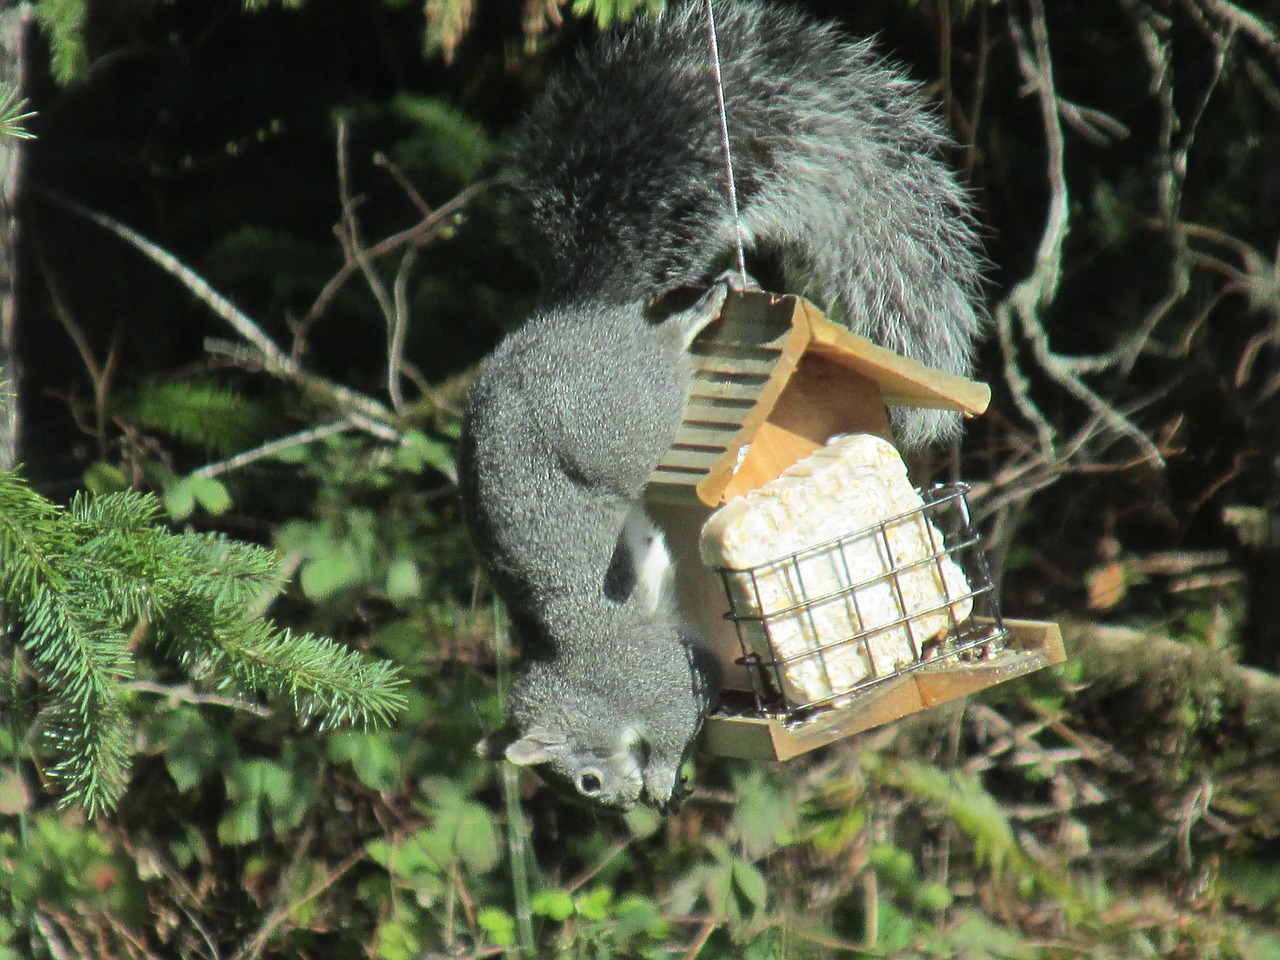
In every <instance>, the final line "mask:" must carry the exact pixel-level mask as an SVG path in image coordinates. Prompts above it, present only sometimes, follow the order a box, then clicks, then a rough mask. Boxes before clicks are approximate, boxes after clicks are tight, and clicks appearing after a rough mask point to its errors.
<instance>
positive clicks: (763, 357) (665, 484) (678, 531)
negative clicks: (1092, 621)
mask: <svg viewBox="0 0 1280 960" xmlns="http://www.w3.org/2000/svg"><path fill="white" fill-rule="evenodd" d="M693 353H694V358H695V365H696V370H695V374H694V381H693V389H692V392H691V395H690V399H689V402H688V404H687V406H686V408H685V414H684V422H683V424H682V426H681V429H680V432H679V434H678V435H677V437H676V441H675V443H674V444H673V445H672V447H671V448H670V450H669V451H668V452H667V454H666V455H665V456H664V457H663V459H662V461H661V462H660V463H659V464H658V466H657V469H656V470H655V471H654V472H653V474H652V476H651V477H650V479H649V483H648V486H647V487H646V494H645V495H646V505H647V507H648V509H649V512H650V515H651V516H652V517H653V519H654V521H655V522H656V523H657V524H658V526H659V527H661V528H662V530H663V532H664V534H665V536H666V538H667V544H668V548H669V550H670V552H671V555H672V558H673V560H674V562H675V566H676V570H675V582H676V588H677V590H678V591H679V593H680V595H681V600H682V607H683V609H685V610H686V611H690V612H691V613H692V614H693V615H694V616H695V617H696V621H697V622H696V623H695V624H694V625H695V626H696V627H697V628H698V629H699V630H700V632H701V634H702V635H703V636H704V637H705V638H707V639H708V641H709V642H710V643H711V645H712V647H713V648H714V649H715V651H716V655H717V657H718V659H719V660H720V662H721V664H722V665H723V667H724V673H725V696H724V698H723V704H722V707H721V709H720V710H719V711H718V712H717V713H716V714H714V715H712V716H711V717H710V718H709V719H708V720H707V723H706V726H705V731H704V737H703V742H704V747H705V748H706V749H707V750H709V751H710V752H711V753H714V754H718V755H722V756H734V757H744V758H748V759H776V760H785V759H787V758H789V757H793V756H796V755H797V754H800V753H804V752H805V751H808V750H812V749H814V748H815V747H819V746H822V745H824V744H827V743H831V742H832V741H835V740H838V739H841V738H844V737H848V736H851V735H852V734H855V733H858V732H861V731H863V730H866V729H869V728H871V727H874V726H878V725H880V724H884V723H888V722H891V721H893V720H897V719H899V718H901V717H904V716H906V715H908V714H910V713H914V712H917V711H920V710H924V709H926V708H928V707H932V706H936V705H937V704H940V703H945V702H946V701H948V700H952V699H955V698H957V697H961V696H965V695H966V694H970V693H974V692H976V691H978V690H982V689H985V688H986V687H989V686H992V685H994V684H996V683H1001V682H1003V681H1005V680H1009V679H1012V678H1013V677H1017V676H1022V675H1024V674H1027V673H1030V672H1031V671H1033V670H1037V669H1039V668H1041V667H1044V666H1048V665H1050V664H1054V663H1061V662H1062V661H1063V660H1064V659H1065V654H1064V652H1063V647H1062V638H1061V633H1060V631H1059V629H1058V627H1057V625H1056V624H1052V623H1041V622H1033V621H1022V620H1005V619H1002V618H1001V617H1000V614H999V610H998V606H997V604H996V602H995V595H994V589H993V588H992V587H991V584H990V579H989V574H988V573H987V570H986V561H985V558H983V557H982V555H981V545H980V543H979V542H978V539H977V536H976V533H974V532H973V530H972V527H971V526H970V525H969V522H968V513H967V505H966V504H965V502H964V499H963V491H962V490H960V491H957V490H955V489H948V490H945V491H943V492H942V493H941V494H939V495H936V496H933V497H928V496H926V503H927V504H929V505H928V506H926V507H924V508H923V509H924V510H928V511H933V510H935V509H937V510H939V511H941V510H942V509H944V508H945V509H947V510H951V511H952V512H954V513H956V514H957V516H958V520H957V521H956V523H958V524H959V528H957V527H956V526H955V525H954V524H952V525H951V526H950V527H946V525H945V524H944V522H943V519H942V517H941V515H940V514H939V516H938V517H937V518H934V519H931V520H930V529H933V524H934V523H936V524H937V526H938V527H939V528H944V527H946V528H947V533H946V542H947V547H946V549H947V551H948V562H949V561H950V558H951V557H952V556H953V550H954V556H955V557H956V559H957V560H959V559H962V558H961V557H960V554H961V553H965V554H966V556H965V557H964V558H963V559H964V560H965V562H966V563H967V564H969V567H970V568H972V567H973V566H974V565H975V564H976V567H977V569H967V570H966V573H967V575H968V577H969V581H968V583H970V584H973V586H972V588H971V591H972V593H971V596H972V597H973V603H972V604H968V603H966V605H965V607H964V609H965V611H966V613H965V622H963V623H960V622H957V621H956V619H955V617H952V623H951V625H952V627H953V628H954V629H953V630H952V635H953V636H952V638H951V640H949V641H948V645H947V647H946V649H947V650H948V651H951V652H950V653H948V655H946V656H941V657H939V656H937V651H936V650H931V651H926V650H923V649H920V646H921V645H920V644H916V648H917V649H916V653H917V654H918V656H917V657H915V658H914V659H913V661H912V662H910V663H905V664H902V665H901V666H900V667H898V668H895V669H894V670H892V671H888V672H884V673H881V674H878V675H876V676H873V677H868V678H866V679H865V680H864V681H862V682H860V683H859V684H858V685H857V686H856V688H851V689H850V690H847V691H836V692H837V693H843V694H844V695H843V696H833V697H831V698H829V700H828V701H826V702H821V703H812V702H805V703H802V704H797V703H794V702H791V703H788V702H787V700H786V697H785V696H781V695H780V693H779V690H780V687H779V684H778V683H777V682H775V679H774V678H771V677H770V676H769V675H768V674H769V672H770V670H771V669H772V670H774V671H776V670H777V669H778V663H779V662H780V661H781V660H783V659H785V658H783V657H782V656H778V657H775V658H772V659H770V658H767V657H766V658H761V657H760V656H759V655H757V654H756V653H753V652H752V651H751V650H750V649H748V646H747V644H746V642H745V641H744V639H743V637H744V634H743V629H742V628H743V621H749V620H757V621H758V620H759V619H760V618H758V617H755V618H753V617H751V616H750V615H743V614H742V613H741V611H739V612H737V613H735V612H734V611H733V610H727V608H728V607H729V606H730V605H731V604H730V602H728V601H727V599H726V596H727V595H726V581H725V580H722V577H721V573H720V572H717V571H716V570H713V569H712V568H710V567H708V566H706V565H705V564H704V563H703V562H702V560H701V557H700V552H699V544H698V539H699V534H700V532H701V530H702V527H703V524H704V523H705V522H706V520H707V518H708V517H709V516H710V515H711V513H712V511H714V510H716V509H717V508H719V507H721V506H722V505H724V504H726V503H729V502H730V501H731V500H733V499H734V498H736V497H740V496H742V495H744V494H747V493H749V492H751V491H753V490H756V489H757V488H760V487H762V486H764V485H765V484H767V483H769V482H770V481H773V480H774V479H776V478H777V477H779V476H780V475H781V474H782V473H783V472H784V471H786V470H787V469H788V468H790V467H792V466H793V465H795V464H797V463H799V462H800V461H801V460H803V459H805V458H806V457H809V456H810V454H812V453H814V452H815V451H817V450H818V449H819V448H821V447H823V446H824V445H826V444H827V443H828V441H830V440H831V439H832V438H833V437H837V436H840V435H844V434H867V433H869V434H874V435H877V436H880V437H883V438H885V439H887V440H890V441H892V432H891V429H890V424H889V417H888V407H889V406H913V407H930V408H939V409H945V410H956V411H960V412H961V413H963V414H965V415H967V416H976V415H978V414H981V413H982V412H983V411H984V410H985V409H986V407H987V404H988V402H989V401H990V396H991V392H990V389H989V388H988V387H987V386H986V385H985V384H981V383H976V382H974V381H972V380H968V379H965V378H963V377H956V376H952V375H949V374H945V373H943V372H941V371H938V370H933V369H930V368H928V367H926V366H924V365H922V364H920V363H917V362H915V361H912V360H907V359H905V358H903V357H901V356H899V355H897V354H895V353H894V352H892V351H890V350H887V349H884V348H883V347H879V346H876V345H875V344H873V343H871V342H870V341H869V340H866V339H864V338H862V337H858V336H855V335H854V334H852V333H850V332H849V331H848V330H846V329H845V328H843V327H841V326H839V325H837V324H835V323H833V322H831V321H829V320H827V319H826V318H825V317H824V316H823V315H822V313H821V312H820V311H819V310H818V309H817V308H816V307H814V306H813V304H811V303H809V302H808V301H806V300H804V299H802V298H799V297H793V296H776V295H773V294H768V293H756V292H751V293H742V294H731V295H730V298H729V300H728V302H727V303H726V304H725V307H724V310H723V311H722V313H721V316H720V319H719V320H717V321H716V322H715V323H714V324H712V325H711V326H710V327H709V328H708V329H707V330H706V331H705V332H704V333H703V334H702V336H700V337H699V338H698V340H697V341H696V342H695V344H694V347H693ZM957 507H958V509H953V508H957ZM948 523H950V521H948ZM960 528H962V529H960ZM957 531H958V532H957ZM851 533H854V531H832V536H833V537H838V536H840V535H841V534H851ZM957 545H958V546H959V547H961V548H964V549H956V547H957ZM969 548H972V549H969ZM940 549H941V548H940ZM968 554H971V556H969V555H968ZM731 599H732V597H731V596H730V597H729V600H730V601H731ZM751 626H754V627H759V626H761V624H759V623H755V624H751ZM763 626H764V628H765V632H766V633H767V629H768V625H767V624H764V625H763ZM840 642H842V643H847V642H852V641H851V640H849V639H848V638H842V639H841V641H840ZM952 654H954V655H952Z"/></svg>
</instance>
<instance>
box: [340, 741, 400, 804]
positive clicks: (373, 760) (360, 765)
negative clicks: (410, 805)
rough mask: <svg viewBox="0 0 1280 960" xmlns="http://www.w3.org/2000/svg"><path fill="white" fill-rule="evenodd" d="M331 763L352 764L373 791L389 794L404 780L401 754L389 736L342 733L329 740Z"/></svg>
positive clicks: (356, 773)
mask: <svg viewBox="0 0 1280 960" xmlns="http://www.w3.org/2000/svg"><path fill="white" fill-rule="evenodd" d="M327 752H328V756H329V759H330V760H333V761H336V762H339V763H346V764H349V765H350V767H351V769H352V770H353V771H354V772H355V775H356V776H357V777H358V778H359V780H360V782H361V783H363V784H364V785H365V786H366V787H368V788H369V789H370V790H376V791H377V792H379V793H389V792H391V791H392V790H395V789H397V788H398V787H399V786H400V784H401V782H402V781H403V779H404V771H403V769H402V766H401V763H400V754H399V752H398V751H397V750H396V749H395V746H394V745H393V744H392V740H391V735H390V734H388V733H359V732H354V731H352V732H347V733H339V734H335V735H334V736H332V737H330V738H329V742H328V746H327Z"/></svg>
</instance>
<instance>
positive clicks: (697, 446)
mask: <svg viewBox="0 0 1280 960" xmlns="http://www.w3.org/2000/svg"><path fill="white" fill-rule="evenodd" d="M693 353H694V357H695V367H696V369H695V373H694V379H693V389H692V391H691V394H690V398H689V402H688V404H687V406H686V408H685V415H684V421H683V424H682V425H681V428H680V432H679V433H678V434H677V436H676V441H675V443H674V444H673V445H672V447H671V448H670V450H668V452H667V454H666V455H665V456H664V457H663V458H662V460H661V461H660V462H659V464H658V466H657V469H656V470H655V471H654V472H653V474H652V476H651V477H650V480H649V490H648V493H649V496H651V497H656V498H658V499H663V500H676V501H680V500H689V499H690V498H693V497H696V499H697V500H698V501H700V502H701V503H703V504H705V505H707V506H715V505H717V504H719V503H720V502H721V501H722V500H723V499H725V497H726V493H727V492H730V488H731V484H732V483H733V481H734V478H735V476H736V475H737V474H738V473H739V471H740V470H741V469H742V468H743V465H744V460H745V459H746V454H747V451H748V448H749V447H750V445H751V444H752V442H753V440H755V438H756V437H757V434H758V433H759V432H760V431H761V429H762V428H763V427H764V426H765V425H766V423H768V422H769V421H770V418H771V417H772V416H773V415H774V413H775V407H777V405H778V401H779V398H781V397H782V396H783V393H784V391H785V390H787V388H788V386H789V385H793V379H799V378H796V374H797V371H800V370H802V369H805V370H808V371H821V374H822V376H821V379H822V385H821V387H819V388H817V389H816V390H815V389H814V388H812V387H811V388H810V392H811V393H815V396H814V398H813V400H812V402H811V405H810V407H809V409H810V410H811V411H812V412H813V413H814V414H815V416H816V417H818V418H819V419H820V418H821V417H822V416H824V410H823V408H825V407H827V406H828V401H830V403H831V404H835V405H837V406H838V405H839V403H840V400H841V395H842V394H845V393H847V394H849V395H856V394H857V393H858V392H859V390H861V391H862V394H863V396H862V397H861V398H860V399H858V398H857V397H856V396H855V397H854V399H855V400H856V402H858V403H861V404H862V405H863V406H866V403H865V401H866V392H867V391H868V390H870V391H871V399H872V400H873V401H874V403H875V405H876V406H877V407H878V409H880V410H883V406H884V405H889V406H914V407H932V408H938V409H944V410H958V411H961V412H963V413H965V414H969V415H977V414H980V413H982V412H983V411H984V410H986V408H987V404H988V403H989V402H990V399H991V390H990V388H988V387H987V386H986V385H985V384H982V383H977V382H975V381H973V380H968V379H966V378H964V377H957V376H954V375H951V374H946V373H943V372H941V371H939V370H934V369H931V368H929V367H926V366H924V365H923V364H921V363H917V362H916V361H914V360H908V359H906V358H904V357H901V356H898V355H897V354H896V353H894V352H892V351H891V350H886V349H885V348H883V347H879V346H876V345H875V344H874V343H872V342H871V341H870V340H867V339H865V338H863V337H859V336H855V335H854V334H852V333H850V332H849V331H848V330H846V329H845V328H844V327H841V326H839V325H838V324H836V323H833V322H832V321H830V320H828V319H827V318H826V317H824V316H823V315H822V313H821V312H820V311H819V310H818V308H817V307H815V306H814V305H813V304H811V303H809V302H808V301H807V300H804V299H802V298H800V297H794V296H776V295H773V294H768V293H755V292H752V293H742V294H731V295H730V298H729V300H728V302H726V304H725V307H724V310H723V312H722V313H721V317H720V319H719V320H718V321H716V322H715V323H714V324H713V325H712V326H711V327H709V328H708V330H707V331H706V332H705V333H704V334H703V335H702V336H700V337H699V338H698V340H697V341H696V342H695V344H694V347H693ZM841 369H843V370H844V371H848V373H849V374H850V375H849V376H847V384H846V382H845V380H846V377H845V376H843V375H841V374H840V370H841ZM833 378H834V379H835V380H837V381H839V382H836V383H834V384H833V382H832V381H833ZM869 385H870V386H869ZM832 387H834V389H832ZM846 387H847V389H846ZM876 392H878V396H875V393H876ZM825 416H827V418H828V420H830V417H831V416H832V414H831V412H830V411H825ZM791 419H795V418H794V415H793V416H792V417H791ZM885 429H887V425H886V428H885ZM800 432H801V433H803V432H804V431H803V429H801V430H800ZM826 439H828V438H827V437H826V436H822V435H821V434H820V433H819V434H818V435H816V436H814V437H813V438H811V439H810V440H808V441H803V442H806V443H807V444H808V448H809V449H814V448H816V447H817V446H819V445H821V444H822V443H823V442H825V441H826ZM804 452H807V451H802V452H801V453H800V455H803V453H804ZM787 459H790V457H789V456H788V457H787ZM795 459H798V456H796V457H795ZM791 462H794V460H793V459H792V460H791ZM789 465H790V463H789V462H782V463H780V464H779V465H778V471H777V472H781V469H785V467H786V466H789ZM769 469H770V470H771V469H772V468H769ZM765 479H771V477H765Z"/></svg>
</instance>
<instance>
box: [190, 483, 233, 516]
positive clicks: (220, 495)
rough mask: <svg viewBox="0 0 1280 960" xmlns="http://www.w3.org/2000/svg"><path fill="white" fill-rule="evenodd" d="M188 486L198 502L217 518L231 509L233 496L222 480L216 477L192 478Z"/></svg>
mask: <svg viewBox="0 0 1280 960" xmlns="http://www.w3.org/2000/svg"><path fill="white" fill-rule="evenodd" d="M188 484H189V485H190V488H191V495H192V496H193V497H195V499H196V502H197V503H199V504H200V506H202V507H204V509H205V510H207V511H208V512H209V513H211V514H213V515H214V516H215V517H218V516H221V515H222V514H224V513H226V512H227V511H228V510H230V509H231V494H230V493H228V492H227V488H226V486H225V485H224V484H223V483H222V481H221V480H218V479H216V478H215V477H191V478H190V479H189V480H188Z"/></svg>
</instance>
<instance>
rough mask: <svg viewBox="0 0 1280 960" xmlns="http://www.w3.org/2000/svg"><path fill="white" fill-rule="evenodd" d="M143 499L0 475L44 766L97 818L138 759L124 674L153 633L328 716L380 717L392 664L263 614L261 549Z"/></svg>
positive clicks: (3, 572)
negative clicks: (51, 497) (38, 699)
mask: <svg viewBox="0 0 1280 960" xmlns="http://www.w3.org/2000/svg"><path fill="white" fill-rule="evenodd" d="M159 516H160V507H159V504H158V502H157V501H156V500H155V499H154V498H152V497H149V496H145V495H139V494H133V493H119V494H112V495H108V496H104V497H96V498H95V497H88V496H84V495H80V496H77V497H76V498H75V499H74V500H73V502H72V503H71V506H70V507H69V508H67V509H65V510H63V509H61V508H59V507H57V506H56V505H54V504H53V503H51V502H50V501H48V500H45V499H44V498H42V497H40V496H38V495H37V494H35V493H34V492H33V491H32V490H31V489H30V488H29V487H28V486H27V485H26V483H24V482H23V481H22V479H21V478H20V477H19V476H18V475H17V474H15V473H12V472H6V473H2V474H0V594H2V595H3V597H4V601H5V603H6V604H7V615H8V617H9V619H10V624H9V625H8V628H9V629H11V630H12V631H13V632H14V633H15V635H16V636H17V638H18V640H19V643H20V644H21V646H22V648H23V649H24V650H25V651H26V653H27V654H28V656H29V657H30V658H31V665H32V668H33V669H34V670H35V672H36V674H37V675H38V676H39V678H40V680H41V681H42V683H43V684H44V685H45V687H46V689H47V695H48V700H49V703H48V708H47V711H46V713H45V715H44V717H43V719H42V725H43V727H44V729H45V736H46V740H47V741H48V743H49V745H50V746H51V748H52V750H53V753H54V754H55V756H56V757H57V758H58V759H57V762H56V763H55V764H54V765H53V767H51V768H50V770H49V775H50V777H51V778H52V779H53V781H54V782H55V783H57V784H58V785H59V786H60V787H61V789H62V790H63V798H64V801H65V802H67V803H79V804H82V805H83V806H84V807H85V809H86V810H87V811H88V813H89V814H90V815H91V816H92V815H94V814H96V813H99V812H102V811H104V810H109V809H111V808H112V807H114V806H115V805H116V803H117V802H118V800H119V798H120V795H121V793H122V791H123V789H124V782H125V777H126V774H127V769H128V762H129V757H130V755H131V744H130V740H131V738H130V725H129V723H128V718H127V715H126V710H125V706H126V703H125V687H124V683H125V682H126V681H127V680H129V679H130V678H131V677H132V676H133V674H134V662H133V652H132V645H133V644H135V643H136V641H137V639H138V638H139V636H141V635H142V634H143V633H145V632H146V631H147V630H148V629H150V630H152V631H154V635H155V637H156V638H157V640H158V641H159V642H160V643H161V645H163V646H165V647H167V648H168V649H169V650H170V651H171V652H172V653H173V654H174V655H175V656H176V658H177V659H178V660H179V661H180V662H181V663H182V664H183V665H184V666H185V667H186V669H187V670H188V671H190V672H191V673H193V674H196V675H204V676H214V677H216V678H217V680H218V683H219V684H220V685H221V686H223V687H225V688H226V689H229V690H234V691H262V692H265V693H267V694H268V695H271V696H283V697H287V698H289V699H290V700H291V701H292V704H293V707H294V709H295V710H296V711H297V712H298V714H299V715H300V716H302V717H304V718H311V717H313V716H316V715H322V716H323V718H324V719H323V723H324V724H347V723H365V724H367V723H383V722H386V720H387V719H388V718H389V717H390V716H391V715H392V714H393V713H394V711H395V710H396V709H398V707H399V706H401V705H402V703H403V698H402V695H401V694H400V692H399V690H398V687H399V685H400V683H401V681H400V680H399V679H398V678H397V676H396V671H395V670H394V668H392V667H391V666H390V665H388V664H386V663H378V662H372V661H366V660H364V659H362V658H361V657H360V656H359V655H357V654H355V653H354V652H352V651H350V650H348V649H346V648H344V647H341V646H339V645H338V644H336V643H334V642H333V641H330V640H325V639H323V638H319V637H315V636H312V635H310V634H301V635H295V634H293V633H291V632H290V631H288V630H282V629H278V628H276V627H274V626H273V625H272V624H270V623H269V622H268V621H266V620H263V619H260V618H258V617H257V616H255V614H254V610H255V606H256V605H257V604H259V603H260V602H262V600H263V599H264V597H270V596H271V595H272V594H274V593H275V592H277V591H278V590H279V584H278V583H277V582H276V578H277V577H278V574H279V563H278V561H277V560H276V558H275V557H274V556H273V555H272V554H271V553H270V552H269V551H267V550H264V549H262V548H260V547H254V546H250V545H246V544H240V543H235V542H233V541H230V540H226V539H224V538H222V537H220V536H217V535H211V534H196V533H181V534H178V533H171V532H169V531H168V530H166V529H164V528H163V527H161V526H160V525H159Z"/></svg>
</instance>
